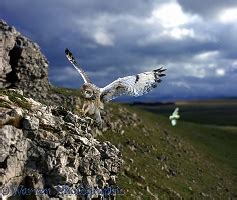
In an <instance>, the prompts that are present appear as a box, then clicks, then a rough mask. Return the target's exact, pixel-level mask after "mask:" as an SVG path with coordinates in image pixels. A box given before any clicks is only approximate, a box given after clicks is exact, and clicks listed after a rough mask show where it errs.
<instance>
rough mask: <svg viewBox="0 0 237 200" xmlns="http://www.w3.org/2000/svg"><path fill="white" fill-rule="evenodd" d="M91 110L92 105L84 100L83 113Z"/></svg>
mask: <svg viewBox="0 0 237 200" xmlns="http://www.w3.org/2000/svg"><path fill="white" fill-rule="evenodd" d="M89 111H90V106H89V104H88V102H84V104H83V106H82V112H83V114H84V115H86V114H87V113H88V112H89Z"/></svg>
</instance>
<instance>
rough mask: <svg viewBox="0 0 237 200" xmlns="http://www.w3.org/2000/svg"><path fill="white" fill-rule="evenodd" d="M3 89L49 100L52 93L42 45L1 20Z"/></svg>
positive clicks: (0, 64) (0, 77)
mask: <svg viewBox="0 0 237 200" xmlns="http://www.w3.org/2000/svg"><path fill="white" fill-rule="evenodd" d="M0 88H18V89H21V90H23V92H24V94H25V95H27V96H30V97H36V96H38V97H39V98H45V97H46V94H47V92H48V90H49V82H48V61H47V59H46V58H45V56H44V55H43V54H42V53H41V51H40V48H39V46H38V45H37V44H36V43H33V42H32V41H30V40H29V39H28V38H26V37H24V36H23V35H21V34H20V33H19V32H17V31H16V30H15V28H14V27H10V26H8V25H7V23H6V22H4V21H0Z"/></svg>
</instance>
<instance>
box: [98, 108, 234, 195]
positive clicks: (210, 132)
mask: <svg viewBox="0 0 237 200" xmlns="http://www.w3.org/2000/svg"><path fill="white" fill-rule="evenodd" d="M114 107H116V106H114ZM127 108H128V109H129V110H130V111H133V112H136V113H138V116H140V118H141V119H142V121H143V122H142V124H140V125H139V126H138V127H136V128H127V129H126V130H125V133H124V134H123V135H120V134H115V133H112V132H110V131H108V132H106V133H104V134H103V135H102V136H99V139H100V140H109V141H111V143H113V144H115V145H116V146H117V147H118V148H119V149H120V150H121V152H122V155H123V159H124V160H125V164H124V166H123V169H122V170H121V173H120V174H119V176H118V186H119V187H121V188H123V189H124V190H125V195H124V196H121V197H118V199H136V195H138V194H139V195H140V196H142V199H154V197H153V196H152V195H151V194H150V193H149V192H147V190H146V187H147V186H148V187H149V189H150V191H151V192H152V193H153V195H156V196H157V197H159V198H160V199H170V198H171V199H172V198H173V199H177V198H178V196H177V194H176V192H177V193H179V194H180V196H182V197H183V198H184V199H190V198H195V199H200V198H204V197H203V196H202V195H201V193H204V194H203V195H209V197H213V198H215V199H220V198H221V199H227V198H228V197H230V196H232V197H233V196H234V195H237V188H236V185H237V184H236V183H237V174H236V171H237V170H236V169H237V155H236V152H237V131H236V130H235V129H225V128H224V129H223V128H221V127H218V126H202V125H199V124H194V123H189V122H183V121H180V122H179V123H178V125H177V126H176V127H172V126H171V125H170V122H169V120H168V118H167V117H165V116H157V115H156V114H152V113H148V112H146V111H144V110H140V109H137V108H134V107H129V106H127ZM114 112H116V109H115V110H114ZM143 128H146V129H148V131H147V133H143V132H142V131H141V130H142V129H143ZM133 143H134V146H135V147H134V148H135V150H132V149H131V146H132V145H131V144H133ZM162 157H164V158H166V159H164V161H162V159H161V158H162ZM130 159H133V162H131V161H130ZM165 165H166V166H167V169H163V170H162V166H163V168H164V167H165ZM172 172H175V175H174V174H173V175H172ZM167 175H168V176H167ZM140 176H143V177H145V180H143V179H142V178H141V177H140ZM235 197H237V196H235Z"/></svg>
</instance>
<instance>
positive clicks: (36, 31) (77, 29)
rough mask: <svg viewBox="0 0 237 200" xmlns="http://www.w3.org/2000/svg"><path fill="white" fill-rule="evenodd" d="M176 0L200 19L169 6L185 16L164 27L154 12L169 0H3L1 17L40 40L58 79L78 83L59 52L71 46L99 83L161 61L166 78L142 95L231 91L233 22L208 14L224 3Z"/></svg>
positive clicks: (236, 66)
mask: <svg viewBox="0 0 237 200" xmlns="http://www.w3.org/2000/svg"><path fill="white" fill-rule="evenodd" d="M179 2H180V4H181V6H182V8H183V10H185V11H186V10H187V11H188V12H193V13H198V14H199V18H195V17H194V19H193V18H192V17H193V16H192V15H190V14H187V17H186V16H185V15H186V13H181V14H179V13H178V15H177V12H179V10H178V11H177V10H175V11H172V10H171V11H170V13H172V12H173V14H174V15H175V14H176V15H177V16H173V15H171V17H172V20H177V19H178V20H179V18H181V19H182V17H184V21H185V20H187V22H184V24H182V23H181V25H177V26H176V25H172V26H171V27H166V24H165V20H166V18H164V19H163V18H162V17H166V16H161V18H158V19H156V18H155V19H153V18H152V17H153V12H154V11H155V10H156V9H158V10H159V9H160V7H159V6H163V5H169V2H168V1H152V0H139V1H136V3H134V1H133V0H129V1H119V0H114V1H107V0H101V1H97V0H93V1H92V0H89V1H83V0H80V1H79V0H70V1H62V0H57V1H46V0H41V1H30V0H11V1H9V0H2V1H1V2H0V10H1V12H0V18H3V19H4V20H6V21H7V22H8V23H9V24H11V25H14V26H15V27H16V29H17V30H19V31H21V32H22V33H24V34H25V35H26V36H28V37H29V38H31V39H32V40H33V41H36V42H37V43H38V44H39V45H40V47H41V49H42V51H43V53H44V54H46V57H47V58H48V60H49V62H50V68H49V74H50V81H51V82H52V83H53V84H55V85H58V86H64V87H76V88H77V87H79V86H80V84H81V83H82V80H81V77H80V76H78V74H77V73H76V72H75V70H74V68H73V67H71V66H70V63H69V62H68V61H67V60H66V58H65V55H64V49H65V48H69V49H71V51H72V52H73V53H74V54H75V57H76V58H77V59H78V60H79V63H80V64H81V66H83V68H84V69H85V71H87V72H88V73H89V75H90V76H91V79H92V80H93V81H94V82H95V83H96V84H98V85H99V86H104V85H105V84H108V83H110V82H111V81H113V80H114V79H116V78H118V77H120V76H125V75H131V74H134V73H138V72H142V71H146V70H151V69H153V68H155V67H157V66H158V65H160V64H164V65H166V67H167V68H168V71H167V74H168V75H167V77H165V78H164V81H163V82H162V84H161V85H160V87H159V88H158V89H157V90H155V91H153V92H152V93H150V94H149V95H147V96H146V97H150V98H156V97H157V96H158V97H159V96H160V97H163V98H168V97H169V98H182V97H194V96H198V95H200V96H205V95H212V96H215V95H216V96H218V95H228V94H229V95H233V94H234V92H232V91H231V90H233V83H234V79H235V78H236V76H235V73H233V72H236V69H237V62H236V57H237V55H236V49H237V45H236V44H237V37H236V34H235V33H236V31H237V30H236V29H237V26H235V25H233V24H225V23H220V22H218V20H217V19H215V18H214V17H213V18H212V20H210V21H208V19H206V16H207V15H209V14H210V15H213V16H214V13H215V14H216V13H217V12H219V10H221V9H224V7H226V6H225V5H223V3H222V2H221V1H215V2H216V3H215V5H213V6H212V7H210V6H209V7H208V6H204V5H202V4H199V3H194V1H183V0H180V1H179ZM189 2H193V3H189ZM205 2H207V3H208V2H209V1H205ZM231 2H232V3H230V4H231V5H234V4H233V2H234V1H231ZM171 3H173V4H172V5H175V6H176V9H177V6H178V5H177V3H176V4H175V1H171ZM171 8H172V6H171ZM195 9H196V10H195ZM207 9H209V10H207ZM158 14H159V12H158ZM164 15H166V13H164ZM182 15H184V16H182ZM176 18H177V19H176ZM186 18H187V19H186ZM192 19H193V20H192ZM152 20H153V21H152ZM162 20H164V22H162ZM162 23H163V24H162ZM177 23H179V21H178V22H177ZM227 30H228V31H227ZM218 70H219V71H218ZM223 70H224V72H223ZM224 87H225V88H230V90H226V89H225V88H224ZM235 95H236V92H235Z"/></svg>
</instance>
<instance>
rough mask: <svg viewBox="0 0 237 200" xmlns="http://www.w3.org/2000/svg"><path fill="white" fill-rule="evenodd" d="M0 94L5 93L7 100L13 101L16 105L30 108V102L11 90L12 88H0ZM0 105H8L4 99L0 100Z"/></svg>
mask: <svg viewBox="0 0 237 200" xmlns="http://www.w3.org/2000/svg"><path fill="white" fill-rule="evenodd" d="M0 95H7V96H8V98H9V100H10V101H12V102H14V103H15V104H16V105H18V106H19V107H21V108H24V109H27V110H30V109H31V105H30V103H29V102H28V101H27V100H26V99H25V98H24V96H22V95H21V94H19V93H17V92H15V91H13V90H4V89H1V90H0ZM0 106H2V107H9V105H8V103H7V102H5V101H1V102H0Z"/></svg>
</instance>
